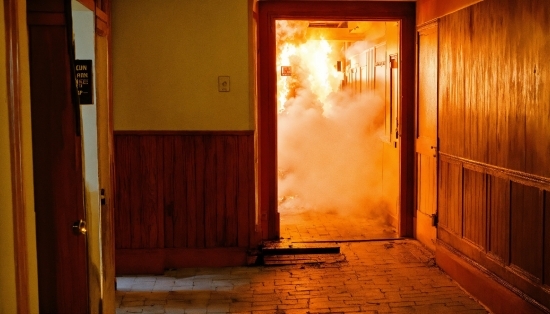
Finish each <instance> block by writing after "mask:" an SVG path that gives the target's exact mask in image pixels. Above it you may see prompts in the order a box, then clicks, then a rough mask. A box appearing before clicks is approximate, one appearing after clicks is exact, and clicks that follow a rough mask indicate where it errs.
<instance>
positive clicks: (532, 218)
mask: <svg viewBox="0 0 550 314" xmlns="http://www.w3.org/2000/svg"><path fill="white" fill-rule="evenodd" d="M510 194H511V195H510V203H511V217H510V220H511V222H512V224H511V231H510V233H511V239H512V240H511V246H510V247H511V254H510V255H511V263H512V265H514V266H517V267H519V268H520V269H521V270H522V271H525V272H527V273H528V274H529V275H531V276H532V277H533V280H535V281H540V280H541V279H542V262H543V260H542V252H543V237H542V236H543V222H544V220H543V215H542V214H543V213H542V206H541V205H542V197H541V196H542V193H541V192H540V190H539V189H537V188H535V187H530V186H525V185H522V184H519V183H515V182H513V183H512V189H511V193H510Z"/></svg>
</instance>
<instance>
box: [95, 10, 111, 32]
mask: <svg viewBox="0 0 550 314" xmlns="http://www.w3.org/2000/svg"><path fill="white" fill-rule="evenodd" d="M95 29H96V34H97V35H99V36H107V34H109V32H110V30H111V26H110V23H109V16H108V15H107V13H105V12H103V11H101V9H99V8H96V10H95Z"/></svg>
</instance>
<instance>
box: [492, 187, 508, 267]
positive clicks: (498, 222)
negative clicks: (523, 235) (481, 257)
mask: <svg viewBox="0 0 550 314" xmlns="http://www.w3.org/2000/svg"><path fill="white" fill-rule="evenodd" d="M488 194H489V195H488V198H489V200H488V202H489V218H488V219H489V225H488V229H489V231H488V236H489V241H488V248H487V251H488V252H489V254H490V256H491V257H492V258H494V259H495V260H497V261H499V262H501V263H502V264H505V265H508V264H509V263H510V181H509V180H506V179H502V178H497V177H489V193H488Z"/></svg>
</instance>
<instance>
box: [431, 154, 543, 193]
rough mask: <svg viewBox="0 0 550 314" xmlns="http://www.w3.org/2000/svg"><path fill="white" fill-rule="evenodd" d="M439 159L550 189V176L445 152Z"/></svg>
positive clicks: (524, 183) (527, 184) (498, 176)
mask: <svg viewBox="0 0 550 314" xmlns="http://www.w3.org/2000/svg"><path fill="white" fill-rule="evenodd" d="M439 156H440V158H441V161H445V162H452V163H455V164H457V163H458V164H461V165H462V166H463V167H464V168H466V169H471V170H475V171H477V172H481V173H486V174H489V175H492V176H495V177H497V178H502V179H507V180H510V181H513V182H517V183H521V184H523V185H526V186H532V187H536V188H539V189H544V190H550V178H545V177H541V176H537V175H534V174H530V173H526V172H522V171H517V170H512V169H507V168H502V167H498V166H494V165H490V164H486V163H483V162H479V161H474V160H471V159H467V158H462V157H458V156H454V155H450V154H446V153H442V152H440V153H439Z"/></svg>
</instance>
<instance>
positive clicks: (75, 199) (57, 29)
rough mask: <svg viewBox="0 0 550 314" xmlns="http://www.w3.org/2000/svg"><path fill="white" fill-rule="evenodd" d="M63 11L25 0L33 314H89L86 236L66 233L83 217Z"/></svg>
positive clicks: (59, 5)
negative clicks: (35, 271) (34, 258)
mask: <svg viewBox="0 0 550 314" xmlns="http://www.w3.org/2000/svg"><path fill="white" fill-rule="evenodd" d="M65 12H68V14H69V16H70V14H71V8H70V1H63V0H49V1H43V0H36V1H35V0H28V1H27V21H28V22H27V23H28V34H29V62H30V87H31V112H32V114H31V120H32V140H33V141H32V145H33V148H32V149H33V174H34V202H35V204H34V205H35V212H36V245H37V258H38V293H39V309H40V313H86V312H88V282H87V251H86V236H85V235H84V234H81V233H78V232H74V230H73V224H74V223H75V222H77V221H79V220H80V219H85V217H84V216H85V211H84V204H83V182H82V164H81V138H80V133H79V129H80V124H79V121H80V113H79V108H78V103H76V104H75V103H74V102H73V100H74V98H73V97H72V95H74V92H75V91H74V90H73V89H72V86H71V85H73V86H74V79H73V77H74V76H73V74H72V68H71V67H72V65H71V62H70V60H71V58H72V56H71V51H73V50H70V49H69V47H70V46H69V43H70V41H69V38H70V34H71V33H72V27H71V24H70V23H71V21H70V19H69V18H68V17H67V16H66V14H65ZM70 39H72V38H70ZM71 48H72V47H71Z"/></svg>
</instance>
